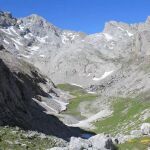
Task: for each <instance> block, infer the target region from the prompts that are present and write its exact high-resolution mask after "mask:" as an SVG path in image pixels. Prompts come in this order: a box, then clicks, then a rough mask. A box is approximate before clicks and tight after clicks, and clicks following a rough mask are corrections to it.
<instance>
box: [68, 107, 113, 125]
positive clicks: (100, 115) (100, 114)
mask: <svg viewBox="0 0 150 150" xmlns="http://www.w3.org/2000/svg"><path fill="white" fill-rule="evenodd" d="M111 114H112V111H110V110H102V111H100V112H98V113H97V114H95V115H93V116H91V117H89V118H88V119H85V120H82V121H79V122H78V123H77V124H72V125H71V126H74V127H82V128H91V127H92V125H91V123H92V122H95V121H96V120H98V119H102V118H104V117H107V116H109V115H111Z"/></svg>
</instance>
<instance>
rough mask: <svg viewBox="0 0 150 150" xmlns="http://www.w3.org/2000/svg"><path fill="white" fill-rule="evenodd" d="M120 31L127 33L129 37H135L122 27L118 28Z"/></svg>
mask: <svg viewBox="0 0 150 150" xmlns="http://www.w3.org/2000/svg"><path fill="white" fill-rule="evenodd" d="M118 29H120V30H121V31H125V32H126V33H127V35H128V36H129V37H131V36H133V35H134V34H133V33H130V32H129V31H128V30H125V29H123V28H121V27H118Z"/></svg>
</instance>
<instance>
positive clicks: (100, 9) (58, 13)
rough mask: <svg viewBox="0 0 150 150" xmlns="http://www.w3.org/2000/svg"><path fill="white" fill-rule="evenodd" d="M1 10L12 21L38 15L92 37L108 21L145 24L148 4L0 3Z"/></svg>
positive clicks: (142, 0)
mask: <svg viewBox="0 0 150 150" xmlns="http://www.w3.org/2000/svg"><path fill="white" fill-rule="evenodd" d="M0 9H1V10H2V11H10V12H12V13H13V15H14V16H15V17H24V16H27V15H30V14H33V13H34V14H38V15H40V16H42V17H44V18H45V19H47V20H48V21H49V22H51V23H53V24H54V25H56V26H58V27H60V28H62V29H71V30H76V31H83V32H86V33H95V32H100V31H102V30H103V28H104V24H105V22H107V21H110V20H116V21H122V22H127V23H135V22H143V21H145V20H146V18H147V16H148V15H150V0H0Z"/></svg>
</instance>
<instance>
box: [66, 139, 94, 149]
mask: <svg viewBox="0 0 150 150" xmlns="http://www.w3.org/2000/svg"><path fill="white" fill-rule="evenodd" d="M90 147H92V144H91V142H90V141H88V140H84V139H82V138H75V137H72V138H71V140H70V143H69V150H81V149H88V148H90Z"/></svg>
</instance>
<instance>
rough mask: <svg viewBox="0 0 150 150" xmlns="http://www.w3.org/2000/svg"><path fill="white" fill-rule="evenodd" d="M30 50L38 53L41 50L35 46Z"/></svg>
mask: <svg viewBox="0 0 150 150" xmlns="http://www.w3.org/2000/svg"><path fill="white" fill-rule="evenodd" d="M30 49H31V50H33V51H37V50H38V49H39V47H38V46H33V47H30Z"/></svg>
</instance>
